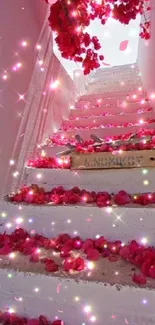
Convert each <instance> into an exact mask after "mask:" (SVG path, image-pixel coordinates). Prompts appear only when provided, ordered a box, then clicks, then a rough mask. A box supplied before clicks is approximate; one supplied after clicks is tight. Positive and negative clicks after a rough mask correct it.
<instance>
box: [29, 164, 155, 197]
mask: <svg viewBox="0 0 155 325" xmlns="http://www.w3.org/2000/svg"><path fill="white" fill-rule="evenodd" d="M145 172H147V174H145ZM25 174H26V175H27V176H26V180H27V181H26V182H27V185H31V184H37V185H38V186H39V187H44V188H45V190H46V191H49V190H51V189H52V188H53V187H57V186H64V188H65V189H71V188H73V187H74V186H78V187H79V188H80V189H83V188H84V189H86V190H88V191H96V192H99V191H107V192H109V193H118V191H121V190H125V191H126V192H128V193H131V194H134V193H146V192H154V191H155V170H154V169H153V168H137V169H136V168H134V169H133V168H131V169H112V170H110V169H105V170H85V171H84V170H78V171H73V170H66V169H65V170H63V169H62V170H61V169H57V170H56V169H39V168H38V169H35V168H29V167H27V168H26V169H25ZM135 180H136V182H135ZM145 180H147V181H148V185H147V186H146V185H144V184H145V182H144V181H145Z"/></svg>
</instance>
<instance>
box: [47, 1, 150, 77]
mask: <svg viewBox="0 0 155 325" xmlns="http://www.w3.org/2000/svg"><path fill="white" fill-rule="evenodd" d="M43 1H45V2H47V3H49V4H50V5H51V8H50V16H49V25H50V27H51V29H52V30H53V31H54V32H55V34H56V37H55V41H56V43H57V45H58V48H59V50H60V52H61V55H62V57H63V58H65V59H68V60H73V61H75V62H80V63H82V67H83V71H84V74H85V75H87V74H89V73H90V72H91V71H92V70H94V69H97V68H99V67H100V62H101V61H103V60H104V56H103V55H100V54H99V53H98V51H99V50H100V49H101V45H100V42H99V39H98V37H97V36H93V37H91V36H90V35H89V33H88V32H86V31H85V29H86V28H87V27H88V26H89V25H90V22H91V21H92V20H94V19H96V18H97V19H99V20H100V21H101V24H103V25H104V24H105V23H106V21H107V20H108V18H113V19H115V20H118V21H119V22H120V23H122V24H126V25H127V24H129V22H130V21H131V20H132V19H136V17H137V15H138V14H140V15H144V16H145V12H146V11H149V10H150V5H149V0H122V1H119V2H118V1H117V0H43ZM149 28H150V22H149V21H147V19H145V20H144V22H143V23H141V24H140V29H141V31H140V37H141V38H143V39H149V37H150V33H149Z"/></svg>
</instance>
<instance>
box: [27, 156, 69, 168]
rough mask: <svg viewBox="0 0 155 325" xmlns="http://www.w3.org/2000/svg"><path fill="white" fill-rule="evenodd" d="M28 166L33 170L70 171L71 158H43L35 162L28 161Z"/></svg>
mask: <svg viewBox="0 0 155 325" xmlns="http://www.w3.org/2000/svg"><path fill="white" fill-rule="evenodd" d="M27 166H28V167H33V168H51V169H69V168H70V158H69V157H65V158H63V157H61V158H52V157H41V158H37V159H35V160H32V159H31V160H28V162H27Z"/></svg>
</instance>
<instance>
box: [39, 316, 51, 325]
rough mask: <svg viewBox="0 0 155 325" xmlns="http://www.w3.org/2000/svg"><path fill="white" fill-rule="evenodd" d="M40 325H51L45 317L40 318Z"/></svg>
mask: <svg viewBox="0 0 155 325" xmlns="http://www.w3.org/2000/svg"><path fill="white" fill-rule="evenodd" d="M39 325H49V321H48V319H47V318H46V317H45V316H42V315H40V316H39Z"/></svg>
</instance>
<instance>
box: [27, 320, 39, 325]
mask: <svg viewBox="0 0 155 325" xmlns="http://www.w3.org/2000/svg"><path fill="white" fill-rule="evenodd" d="M27 325H39V319H28V321H27Z"/></svg>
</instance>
